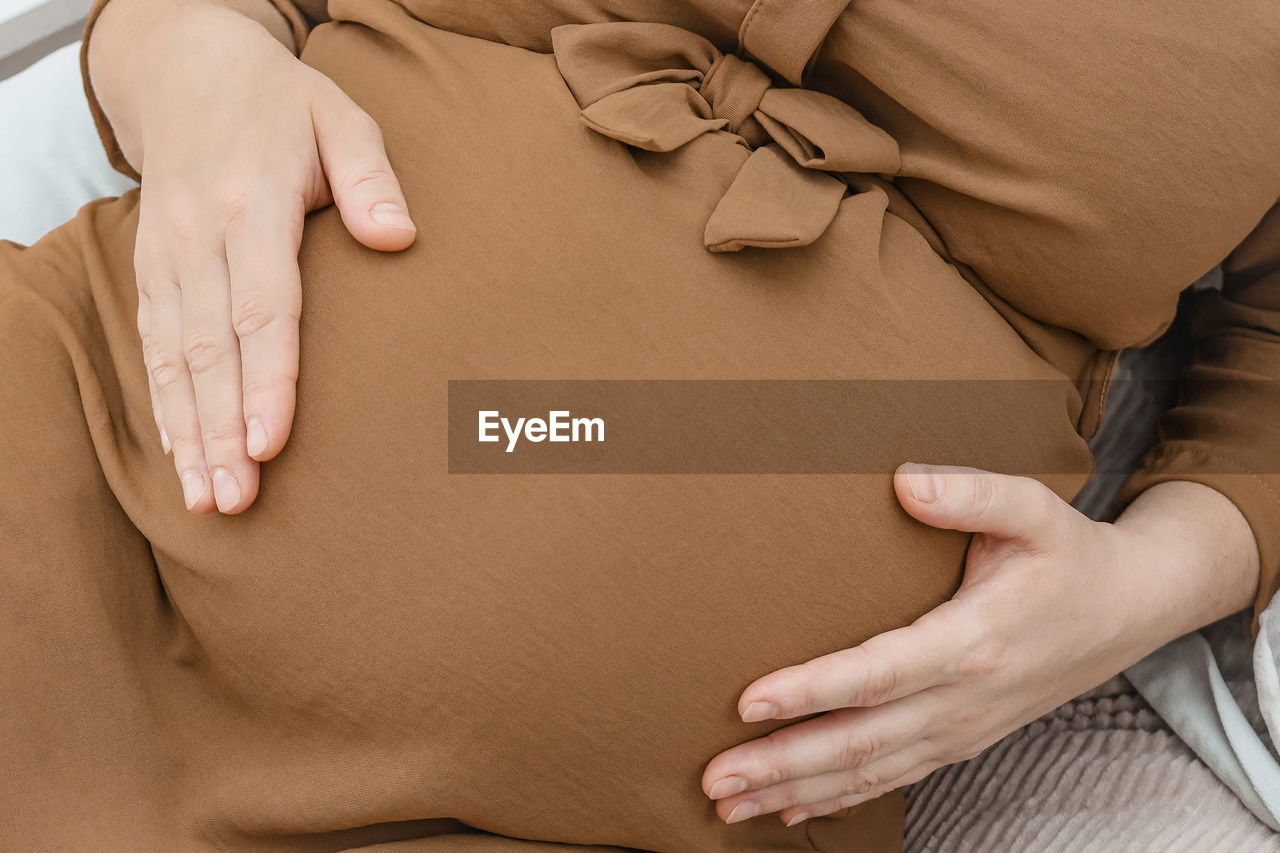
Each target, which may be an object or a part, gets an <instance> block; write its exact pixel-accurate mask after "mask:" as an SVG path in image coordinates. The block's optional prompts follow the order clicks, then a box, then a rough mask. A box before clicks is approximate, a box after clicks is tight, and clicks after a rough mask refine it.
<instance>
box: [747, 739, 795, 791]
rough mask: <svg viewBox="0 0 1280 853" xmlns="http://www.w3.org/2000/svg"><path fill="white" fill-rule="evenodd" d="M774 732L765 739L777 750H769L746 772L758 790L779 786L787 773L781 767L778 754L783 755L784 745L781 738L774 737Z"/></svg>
mask: <svg viewBox="0 0 1280 853" xmlns="http://www.w3.org/2000/svg"><path fill="white" fill-rule="evenodd" d="M776 734H777V733H776V732H775V733H774V734H771V735H769V736H768V737H766V738H765V740H766V741H767V742H769V743H770V744H772V745H776V746H777V747H778V748H776V749H772V750H770V751H769V752H768V753H767V754H766V755H763V756H760V757H759V758H758V759H757V760H756V763H755V764H754V766H752V767H751V768H750V769H749V771H748V774H747V776H748V778H749V779H751V780H752V781H753V782H754V783H755V785H756V787H758V788H769V787H772V786H774V785H777V784H780V783H782V782H784V781H786V779H787V771H786V768H785V767H784V766H783V764H782V761H781V759H780V758H779V755H780V754H785V749H784V745H783V744H782V743H781V740H782V739H781V738H779V737H776Z"/></svg>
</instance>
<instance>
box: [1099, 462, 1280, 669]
mask: <svg viewBox="0 0 1280 853" xmlns="http://www.w3.org/2000/svg"><path fill="white" fill-rule="evenodd" d="M1114 528H1115V533H1116V535H1117V541H1118V543H1119V545H1118V549H1119V550H1118V553H1119V569H1118V570H1119V571H1120V572H1122V573H1123V575H1124V576H1125V579H1126V580H1127V581H1128V582H1129V590H1128V597H1129V600H1130V601H1131V602H1132V603H1133V604H1134V605H1135V606H1134V608H1133V609H1134V611H1135V612H1134V613H1133V623H1134V626H1135V627H1136V628H1140V629H1142V630H1145V631H1146V632H1147V633H1148V634H1149V635H1150V636H1151V637H1152V638H1153V642H1155V643H1156V645H1163V644H1164V643H1165V642H1168V641H1170V640H1173V639H1175V638H1176V637H1180V636H1182V635H1183V634H1186V633H1189V632H1191V631H1194V630H1196V629H1198V628H1201V627H1204V626H1205V625H1208V624H1209V623H1211V622H1215V621H1217V620H1218V619H1222V618H1224V617H1226V616H1229V615H1231V614H1232V613H1236V612H1238V611H1239V610H1242V609H1243V608H1245V607H1248V606H1249V604H1250V603H1252V601H1253V599H1254V596H1255V595H1256V594H1257V587H1258V576H1259V560H1258V547H1257V542H1256V540H1255V538H1254V535H1253V530H1252V528H1251V527H1250V526H1249V523H1248V521H1246V520H1245V518H1244V516H1243V515H1242V514H1241V513H1240V510H1239V509H1237V508H1236V506H1235V504H1233V503H1232V502H1231V501H1230V500H1229V499H1228V498H1227V497H1226V496H1224V495H1223V494H1222V493H1220V492H1218V491H1216V490H1214V489H1212V488H1210V487H1208V486H1204V485H1201V484H1199V483H1193V482H1188V481H1175V482H1166V483H1160V484H1158V485H1155V486H1152V487H1151V488H1150V489H1147V490H1146V491H1145V492H1143V493H1142V494H1140V495H1139V496H1138V497H1137V498H1135V499H1134V501H1133V502H1132V503H1130V504H1129V506H1128V507H1127V508H1126V509H1125V511H1124V512H1123V513H1122V514H1121V516H1120V517H1119V518H1118V519H1117V520H1116V522H1115V524H1114Z"/></svg>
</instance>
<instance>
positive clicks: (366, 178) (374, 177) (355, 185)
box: [344, 160, 395, 192]
mask: <svg viewBox="0 0 1280 853" xmlns="http://www.w3.org/2000/svg"><path fill="white" fill-rule="evenodd" d="M394 181H395V176H394V175H392V174H391V170H390V169H389V168H387V166H386V165H385V164H382V163H378V162H375V161H371V160H370V161H365V162H362V163H359V164H356V165H355V166H353V167H352V168H351V169H350V170H349V171H348V172H347V175H346V179H345V181H344V184H345V186H346V189H347V191H348V192H354V191H356V190H359V189H361V188H362V187H366V186H378V185H380V184H388V183H392V182H394Z"/></svg>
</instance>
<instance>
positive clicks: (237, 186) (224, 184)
mask: <svg viewBox="0 0 1280 853" xmlns="http://www.w3.org/2000/svg"><path fill="white" fill-rule="evenodd" d="M213 197H214V199H216V200H217V204H218V210H219V211H220V217H221V220H222V225H223V227H224V228H227V229H233V228H236V227H237V226H239V225H241V224H243V223H244V221H245V218H246V217H247V215H248V213H249V191H248V190H247V189H246V188H245V186H244V184H243V183H242V182H241V181H240V180H239V179H235V180H223V181H220V182H219V183H218V184H217V185H216V186H215V188H214V191H213Z"/></svg>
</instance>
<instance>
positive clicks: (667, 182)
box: [154, 13, 1088, 851]
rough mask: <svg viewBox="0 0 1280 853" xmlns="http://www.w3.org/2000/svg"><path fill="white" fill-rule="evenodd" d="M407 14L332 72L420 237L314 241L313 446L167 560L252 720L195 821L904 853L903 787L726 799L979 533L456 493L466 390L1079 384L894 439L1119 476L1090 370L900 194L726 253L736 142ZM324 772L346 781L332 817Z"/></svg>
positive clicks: (518, 488)
mask: <svg viewBox="0 0 1280 853" xmlns="http://www.w3.org/2000/svg"><path fill="white" fill-rule="evenodd" d="M384 17H386V20H385V21H384V22H382V23H381V24H380V27H381V29H382V30H383V32H382V33H381V34H379V33H375V32H373V31H372V30H369V29H365V28H362V27H358V26H353V25H341V26H327V27H322V28H321V29H319V30H318V31H317V32H316V33H315V34H314V36H313V37H312V40H311V42H310V43H309V46H308V50H307V54H306V57H305V58H306V59H307V60H308V61H309V62H311V63H312V64H314V65H316V66H317V67H319V68H321V69H322V70H324V71H325V72H326V73H329V74H330V75H332V76H333V77H334V78H335V79H336V80H337V81H338V82H339V83H340V84H341V85H342V86H343V87H344V88H345V89H346V90H347V91H348V92H349V93H350V94H351V95H352V96H353V97H354V98H355V99H356V100H357V101H358V102H359V103H361V104H362V106H364V107H365V108H366V109H368V110H369V111H370V112H371V113H372V114H373V116H374V117H375V118H376V119H377V120H378V121H379V122H380V123H381V125H382V127H383V129H384V133H385V135H386V138H387V144H388V150H389V152H390V154H391V158H392V161H393V163H394V164H395V166H396V169H397V171H398V173H399V175H400V177H401V179H402V181H403V183H404V185H405V190H406V194H407V196H408V198H409V199H410V203H411V205H412V207H413V212H414V215H415V218H416V220H417V222H418V224H419V227H420V232H419V238H418V241H417V243H416V245H415V246H414V247H413V248H412V249H411V250H409V251H408V252H405V253H403V254H400V255H394V256H388V255H380V254H377V253H373V252H370V251H367V250H365V249H363V248H361V247H359V246H358V245H357V244H355V242H354V241H353V240H352V239H351V238H350V236H349V235H347V234H346V233H345V231H343V229H342V227H341V223H340V222H339V220H338V217H337V215H336V213H334V212H332V211H325V212H321V213H319V214H317V215H315V216H313V217H312V218H311V219H310V220H309V222H308V226H307V231H306V237H305V240H304V245H303V251H302V255H301V262H302V268H303V280H304V317H303V324H302V325H303V328H302V342H303V346H302V375H301V379H300V383H299V407H298V418H297V423H296V428H295V432H294V437H293V439H292V441H291V443H290V445H289V447H288V448H287V449H286V451H285V452H284V454H283V455H282V456H281V457H280V458H279V459H278V460H277V461H275V462H272V463H270V464H269V465H267V466H266V467H265V468H264V480H263V484H264V485H263V493H262V496H261V498H260V501H259V503H258V505H256V506H255V508H253V509H252V510H251V511H250V512H248V513H246V514H245V515H244V516H241V517H238V518H234V519H229V518H222V519H216V520H202V519H191V520H189V521H188V522H184V525H185V526H180V527H177V528H175V529H172V530H169V531H165V532H163V533H160V534H158V535H157V536H156V537H155V538H156V541H155V542H154V547H155V551H156V554H157V563H158V566H159V568H160V572H161V574H162V576H163V578H164V581H165V585H166V589H167V591H168V593H169V595H170V597H171V599H172V600H173V602H174V605H175V607H176V609H177V610H178V611H179V613H180V614H181V617H182V619H181V622H182V625H183V627H182V629H181V633H182V636H183V637H185V640H184V641H183V643H180V645H182V644H184V643H185V645H186V647H187V648H188V649H189V652H187V653H185V654H186V656H185V658H184V660H185V663H184V666H185V667H186V671H188V672H198V673H200V674H201V676H200V678H199V679H196V681H197V682H198V683H199V685H200V686H198V687H193V688H192V690H191V692H190V693H189V694H186V698H184V699H182V700H181V701H183V702H198V703H203V704H210V703H213V704H217V705H219V706H221V707H224V708H225V709H226V710H225V713H223V714H222V715H221V717H220V718H219V719H221V720H222V722H219V723H216V724H214V727H215V728H219V727H224V728H225V732H214V733H210V732H198V733H193V734H192V735H191V739H190V742H189V743H188V744H187V745H186V747H185V748H186V749H187V750H188V751H189V753H190V764H191V765H192V766H193V767H198V768H200V772H201V773H202V774H205V775H206V776H207V778H208V779H209V780H211V784H210V785H209V786H208V790H209V791H211V792H212V793H211V794H210V795H209V798H208V801H207V802H205V803H203V804H201V805H199V806H198V807H197V809H203V810H204V811H205V812H207V813H208V814H210V815H215V816H217V817H219V818H221V819H223V820H225V821H226V822H228V823H230V824H234V825H235V826H237V827H238V828H239V829H241V830H243V831H253V832H259V833H272V834H275V835H281V834H287V833H288V832H291V831H297V830H298V828H299V827H303V826H308V827H314V826H315V824H316V821H317V820H322V821H327V822H328V824H329V825H330V826H332V827H333V828H342V827H345V826H358V825H365V824H372V823H379V822H388V821H402V820H411V819H422V818H432V817H450V818H456V819H458V820H461V821H463V822H464V823H467V824H469V825H472V826H475V827H478V828H480V829H484V830H488V831H492V832H498V833H501V834H504V835H509V836H515V837H521V838H537V839H544V840H555V841H565V842H574V843H603V844H617V845H623V846H628V847H635V848H640V849H646V850H661V851H682V850H699V851H701V850H725V851H730V850H732V851H743V850H791V849H797V850H809V849H821V850H832V851H837V850H838V851H845V850H848V851H852V850H867V849H882V848H884V849H887V847H892V845H893V844H895V843H896V839H895V833H896V832H897V831H898V821H900V819H901V815H900V804H899V803H898V802H897V801H892V800H886V801H884V802H882V803H872V804H869V805H868V806H866V807H864V808H862V809H860V810H856V811H855V812H854V813H852V814H850V815H839V816H836V817H833V818H830V819H825V820H822V821H816V822H814V826H813V827H812V828H809V829H807V830H806V829H803V828H802V829H785V828H783V827H781V825H780V824H778V823H777V822H775V821H767V822H765V821H754V822H748V823H747V824H744V825H737V826H733V827H725V826H723V824H721V823H720V822H719V821H718V820H717V819H716V817H715V815H714V812H713V811H712V809H711V806H710V804H709V803H708V802H707V800H706V799H705V797H703V796H702V795H701V793H700V791H699V778H700V775H701V772H702V768H703V767H704V765H705V763H706V761H707V760H709V759H710V758H711V757H712V756H713V755H715V754H716V753H717V752H718V751H720V750H722V749H725V748H727V747H729V746H731V745H733V744H735V743H739V742H741V741H743V740H746V739H749V738H751V737H755V736H759V735H762V734H765V733H766V732H768V731H769V730H770V726H771V725H772V724H754V725H750V726H748V725H744V724H743V723H741V721H740V720H738V719H737V717H736V713H735V707H736V700H737V696H738V694H739V693H740V691H741V690H742V689H743V688H744V687H745V686H746V685H747V684H748V683H750V682H751V681H752V680H753V679H755V678H757V677H759V676H760V675H763V674H765V673H767V672H769V671H771V670H773V669H776V668H778V667H780V666H784V665H788V664H793V663H798V662H801V661H804V660H807V659H809V658H811V657H814V656H816V655H820V654H823V653H826V652H830V651H834V650H836V649H840V648H845V647H848V646H850V645H853V644H856V643H858V642H860V641H861V640H863V639H866V638H867V637H869V636H872V635H874V634H876V633H878V632H881V631H884V630H887V629H890V628H894V627H897V626H900V625H903V624H906V623H908V622H910V621H911V620H913V619H914V618H916V617H917V616H919V615H920V614H921V613H923V612H925V611H927V610H928V609H930V608H931V607H933V606H935V605H937V604H938V603H940V602H942V601H943V600H945V599H946V598H947V597H948V596H949V595H950V594H951V593H952V592H953V591H954V589H955V587H956V585H957V584H958V582H959V578H960V573H961V567H962V563H963V554H964V549H965V546H966V538H965V536H964V535H962V534H957V533H950V532H942V531H935V530H930V529H926V528H924V527H922V526H921V525H918V524H916V523H914V522H913V521H911V520H910V519H909V518H908V517H907V516H906V515H905V514H904V513H903V512H902V511H901V510H900V509H899V508H898V506H897V504H896V502H895V500H894V497H893V493H892V489H891V485H890V478H889V473H890V471H889V469H884V470H879V469H877V470H866V471H862V472H859V473H843V474H777V475H750V476H735V475H709V474H699V475H679V474H664V475H656V474H607V473H604V474H592V475H582V476H574V475H553V474H536V473H535V474H523V475H515V474H489V475H469V474H460V473H450V471H449V446H448V440H449V439H448V426H449V386H448V383H449V381H450V380H457V379H503V380H525V379H556V380H564V379H612V380H617V379H624V380H650V379H687V380H704V379H715V380H723V379H734V380H762V379H850V380H864V379H865V380H886V381H906V380H918V379H934V380H952V379H955V380H960V379H968V380H974V379H976V380H1037V381H1042V382H1044V383H1045V384H1052V383H1053V382H1055V381H1056V382H1057V383H1058V384H1057V385H1056V386H1054V387H1055V388H1056V389H1057V390H1055V391H1054V392H1053V393H1049V394H1038V395H1034V397H1033V398H1032V399H1031V401H1030V403H1029V404H1028V406H1027V407H1026V408H1025V409H1024V410H1021V411H1009V410H1007V407H1006V405H1005V404H1004V403H1003V402H1001V401H1000V400H999V399H998V398H999V395H996V394H992V395H990V397H988V396H986V395H984V394H982V393H975V394H973V395H972V396H971V398H970V399H969V400H968V401H967V404H966V407H965V409H964V410H963V411H949V412H936V413H934V414H933V421H932V422H929V423H925V422H921V421H920V420H919V419H918V418H916V417H908V416H906V415H904V414H903V413H902V412H895V411H893V410H888V411H885V412H884V413H883V414H882V415H881V416H880V418H881V420H882V421H883V422H884V424H885V425H886V427H887V429H888V431H889V432H891V433H893V434H895V435H898V436H900V437H901V438H902V440H903V442H904V444H903V446H904V447H911V446H915V447H920V446H922V445H921V443H920V442H921V437H922V436H936V435H938V434H939V429H938V424H939V422H941V423H943V424H945V425H946V429H945V430H942V432H943V433H944V434H945V436H946V437H945V439H939V441H940V442H942V443H941V444H939V446H937V447H936V452H937V456H936V457H935V459H938V460H939V461H954V462H965V461H969V460H971V459H981V460H984V461H985V462H987V463H989V464H992V465H998V466H1003V467H1004V468H1006V469H1007V470H1038V471H1046V472H1048V471H1060V472H1070V471H1075V472H1084V471H1085V470H1087V467H1088V457H1087V451H1086V449H1085V447H1084V443H1083V442H1082V441H1081V440H1080V438H1079V437H1078V436H1077V435H1076V433H1075V431H1074V429H1073V426H1072V423H1073V417H1072V413H1071V410H1070V408H1071V407H1070V404H1069V401H1070V395H1069V390H1070V389H1069V383H1066V382H1065V380H1064V379H1063V378H1062V377H1061V376H1059V375H1058V374H1056V373H1055V372H1054V371H1052V370H1051V369H1050V368H1049V367H1047V366H1046V365H1045V364H1044V363H1043V362H1042V361H1041V360H1040V359H1039V358H1037V357H1036V356H1035V355H1034V354H1033V353H1032V352H1031V351H1030V350H1029V349H1028V348H1027V347H1026V346H1025V345H1024V344H1023V342H1022V341H1021V340H1020V339H1019V338H1018V337H1017V336H1016V335H1015V334H1014V333H1013V332H1012V331H1011V330H1010V329H1009V328H1008V326H1006V325H1005V324H1004V322H1003V321H1002V320H1001V319H1000V317H999V316H998V315H997V314H996V313H995V312H994V311H993V310H992V309H991V308H990V307H989V306H988V305H987V303H986V302H985V301H984V300H983V299H982V298H980V297H979V296H978V295H977V294H976V293H975V292H974V291H973V290H972V288H970V287H969V286H968V285H967V284H966V283H965V282H964V281H963V280H962V279H961V278H960V277H959V276H958V275H957V274H956V272H955V270H954V269H953V268H951V267H950V266H948V265H947V264H945V263H944V262H942V261H941V260H940V259H938V258H937V257H936V256H935V255H934V253H933V252H932V251H931V250H930V249H929V248H928V246H927V244H926V243H925V241H924V240H923V239H922V238H921V237H920V236H919V235H918V234H917V233H916V232H915V231H914V230H912V229H911V228H910V227H909V226H908V225H906V224H905V223H904V222H903V221H902V220H900V219H898V218H897V217H895V216H893V215H892V214H888V213H886V212H885V200H884V196H883V195H882V194H880V193H879V192H866V193H861V194H857V195H851V196H848V197H846V198H845V199H844V201H843V202H842V203H841V207H840V210H839V212H838V214H837V215H836V218H835V220H834V221H833V222H832V224H831V225H830V226H829V228H828V229H827V231H826V233H825V234H824V235H823V236H822V237H821V238H820V239H819V240H818V241H817V242H816V243H814V244H813V245H811V246H808V247H803V248H789V249H747V250H744V251H742V252H740V253H736V254H711V253H709V252H708V251H707V250H706V248H705V247H704V245H703V228H704V225H705V223H706V221H707V218H708V216H709V215H710V214H711V212H712V210H713V209H714V207H715V205H716V203H717V201H718V199H719V198H720V196H721V195H723V193H724V191H725V188H726V186H727V185H728V184H729V182H730V181H731V180H732V178H733V175H734V173H735V172H736V170H737V169H738V168H739V167H740V166H741V162H742V158H743V157H744V156H745V155H744V154H743V149H742V146H740V145H738V144H737V143H736V142H735V140H734V139H733V138H732V137H731V136H729V135H728V134H716V133H709V134H705V135H703V136H702V137H700V138H698V139H697V140H694V141H693V142H692V143H690V144H688V145H686V146H684V147H682V148H680V149H679V150H677V151H674V152H669V153H665V154H656V153H648V152H637V151H635V150H633V149H629V148H627V147H625V146H623V145H621V144H620V143H618V142H615V141H613V140H610V139H606V138H604V137H602V136H601V135H599V134H597V133H594V132H593V131H591V130H590V129H589V128H587V127H585V126H584V125H583V124H582V122H581V121H580V120H579V117H578V106H577V104H576V103H575V102H574V99H573V97H572V96H571V95H570V93H569V92H568V90H567V89H566V88H565V85H564V82H563V80H562V79H561V77H560V75H559V73H558V72H557V68H556V64H555V60H554V58H553V57H551V56H548V55H541V54H535V53H529V52H526V51H522V50H518V49H515V48H510V47H505V46H501V45H496V44H491V43H487V42H481V41H477V40H473V39H467V38H463V37H461V36H457V35H454V34H450V33H444V32H440V31H437V30H433V29H430V28H428V27H426V26H424V25H422V24H420V23H417V22H414V21H412V20H410V19H408V18H407V17H404V16H400V17H397V16H396V15H394V14H391V13H388V14H387V15H385V16H384ZM973 387H976V388H981V387H983V386H981V385H975V386H973ZM992 387H995V384H994V383H993V385H992ZM1063 389H1066V390H1063ZM913 441H914V442H915V444H914V445H913V444H912V442H913ZM924 446H928V445H927V442H925V445H924ZM517 452H518V451H517ZM943 457H945V458H943ZM1051 479H1052V482H1053V484H1054V485H1055V487H1056V488H1058V489H1059V491H1060V492H1063V493H1067V492H1070V491H1071V490H1072V489H1074V488H1077V487H1078V486H1079V485H1080V483H1081V482H1082V481H1083V479H1084V476H1083V473H1076V474H1072V475H1068V476H1063V477H1057V478H1051ZM180 657H181V656H180ZM180 710H181V709H180V708H179V707H175V709H174V711H175V713H178V712H180ZM224 735H225V737H230V738H235V739H237V740H238V741H241V742H248V743H250V744H252V745H253V748H254V760H253V762H252V767H251V768H246V767H245V766H243V764H242V763H237V762H235V761H232V760H230V759H229V758H228V757H227V756H225V755H222V754H220V752H219V750H218V749H217V748H215V747H214V746H213V745H212V744H217V743H223V742H225V740H224V739H223V736H224ZM300 774H301V775H305V776H306V777H307V778H309V779H316V778H319V779H329V780H332V782H331V784H325V785H320V786H317V785H309V786H308V787H307V793H306V795H305V796H304V795H302V794H298V793H293V792H292V789H291V786H290V780H291V779H295V778H297V777H298V776H299V775H300ZM318 816H320V817H318Z"/></svg>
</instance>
